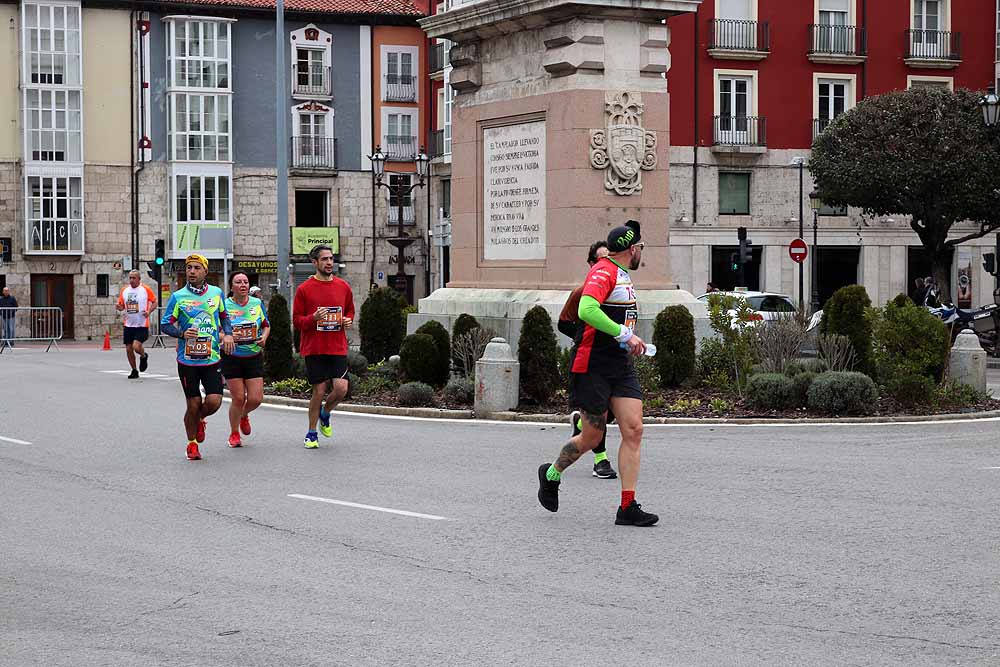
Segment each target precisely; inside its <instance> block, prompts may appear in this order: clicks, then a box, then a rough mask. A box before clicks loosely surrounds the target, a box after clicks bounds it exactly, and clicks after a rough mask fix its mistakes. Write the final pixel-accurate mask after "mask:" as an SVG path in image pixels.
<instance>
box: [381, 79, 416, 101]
mask: <svg viewBox="0 0 1000 667" xmlns="http://www.w3.org/2000/svg"><path fill="white" fill-rule="evenodd" d="M382 101H383V102H416V101H417V82H416V77H413V76H411V75H409V74H386V75H385V81H384V83H383V87H382Z"/></svg>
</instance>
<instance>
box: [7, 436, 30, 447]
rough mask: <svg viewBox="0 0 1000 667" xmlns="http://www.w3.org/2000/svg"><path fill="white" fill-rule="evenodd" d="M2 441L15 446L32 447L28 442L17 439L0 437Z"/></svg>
mask: <svg viewBox="0 0 1000 667" xmlns="http://www.w3.org/2000/svg"><path fill="white" fill-rule="evenodd" d="M0 440H3V441H4V442H10V443H13V444H15V445H30V444H31V443H30V442H28V441H27V440H18V439H17V438H5V437H4V436H2V435H0Z"/></svg>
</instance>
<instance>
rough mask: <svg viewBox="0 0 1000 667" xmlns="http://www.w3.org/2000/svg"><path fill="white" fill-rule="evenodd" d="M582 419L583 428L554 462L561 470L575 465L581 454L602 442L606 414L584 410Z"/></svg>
mask: <svg viewBox="0 0 1000 667" xmlns="http://www.w3.org/2000/svg"><path fill="white" fill-rule="evenodd" d="M582 421H583V430H582V431H581V432H580V433H579V435H576V436H574V437H573V438H571V439H570V441H569V442H567V443H566V445H565V446H564V447H563V448H562V451H561V452H559V458H558V459H556V462H555V463H554V464H552V465H553V466H554V467H555V469H556V470H558V471H559V472H562V471H563V470H565V469H566V468H568V467H570V466H571V465H573V463H574V462H576V460H577V459H578V458H580V456H582V455H583V454H584V453H586V452H589V451H590V450H592V449H593V448H594V447H596V446H597V445H599V444H600V442H601V436H602V435H603V434H604V428H605V426H606V425H607V418H606V415H603V414H600V415H592V414H588V413H586V412H584V413H583V420H582Z"/></svg>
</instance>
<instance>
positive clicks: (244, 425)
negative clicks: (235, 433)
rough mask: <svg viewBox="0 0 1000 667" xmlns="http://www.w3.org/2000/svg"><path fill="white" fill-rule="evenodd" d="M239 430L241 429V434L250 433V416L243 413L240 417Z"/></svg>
mask: <svg viewBox="0 0 1000 667" xmlns="http://www.w3.org/2000/svg"><path fill="white" fill-rule="evenodd" d="M240 430H241V431H243V435H250V417H249V416H247V415H243V418H242V419H240Z"/></svg>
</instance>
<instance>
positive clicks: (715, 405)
mask: <svg viewBox="0 0 1000 667" xmlns="http://www.w3.org/2000/svg"><path fill="white" fill-rule="evenodd" d="M708 405H709V407H711V408H712V412H714V413H716V414H722V413H724V412H729V411H730V410H732V409H733V404H732V403H730V402H729V401H727V400H726V399H724V398H713V399H712V400H710V401H709V402H708Z"/></svg>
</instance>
